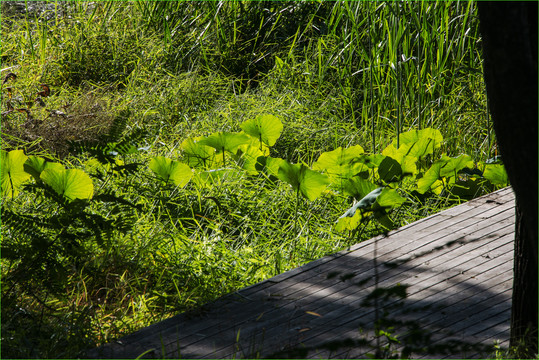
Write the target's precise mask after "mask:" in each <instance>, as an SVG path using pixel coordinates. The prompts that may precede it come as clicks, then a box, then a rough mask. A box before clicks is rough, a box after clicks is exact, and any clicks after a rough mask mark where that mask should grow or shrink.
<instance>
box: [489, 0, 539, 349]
mask: <svg viewBox="0 0 539 360" xmlns="http://www.w3.org/2000/svg"><path fill="white" fill-rule="evenodd" d="M478 7H479V19H480V27H481V35H482V41H483V58H484V66H483V69H484V77H485V82H486V86H487V96H488V99H489V106H490V112H491V116H492V120H493V122H494V130H495V132H496V137H497V140H498V145H499V148H500V152H501V154H502V159H503V162H504V165H505V168H506V170H507V173H508V176H509V180H510V182H511V186H512V187H513V190H514V192H515V196H516V207H517V209H516V231H515V259H514V270H513V272H514V274H513V275H514V280H513V302H512V312H511V346H515V347H518V349H519V354H518V355H519V356H521V357H535V354H536V353H537V308H538V302H537V292H538V286H537V282H538V278H537V271H538V264H537V255H538V254H537V249H538V247H537V244H538V239H537V123H538V111H537V107H538V102H537V97H538V94H537V87H538V83H537V2H535V1H533V2H531V1H530V2H483V1H479V2H478Z"/></svg>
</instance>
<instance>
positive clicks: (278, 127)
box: [240, 114, 283, 146]
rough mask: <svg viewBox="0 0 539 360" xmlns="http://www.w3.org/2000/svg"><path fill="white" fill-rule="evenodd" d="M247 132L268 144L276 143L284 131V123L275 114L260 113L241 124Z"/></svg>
mask: <svg viewBox="0 0 539 360" xmlns="http://www.w3.org/2000/svg"><path fill="white" fill-rule="evenodd" d="M240 127H241V128H242V130H243V131H245V132H246V133H247V134H249V135H251V136H253V137H255V138H257V139H260V140H261V141H262V142H263V143H264V144H266V145H268V146H273V145H275V142H276V141H277V139H278V138H279V137H280V136H281V133H282V132H283V123H282V122H281V120H279V118H278V117H276V116H274V115H269V114H264V115H259V116H257V117H256V119H252V120H247V121H245V122H244V123H243V124H241V125H240Z"/></svg>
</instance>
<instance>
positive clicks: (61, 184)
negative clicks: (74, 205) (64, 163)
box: [40, 168, 94, 201]
mask: <svg viewBox="0 0 539 360" xmlns="http://www.w3.org/2000/svg"><path fill="white" fill-rule="evenodd" d="M40 178H41V180H42V181H43V182H44V183H45V184H47V185H49V186H50V187H51V188H53V189H54V191H56V192H57V193H58V194H59V195H61V196H63V197H65V198H66V199H67V200H69V201H72V200H75V199H90V198H92V196H93V194H94V185H93V183H92V179H90V177H89V176H88V174H86V173H85V172H84V171H82V170H79V169H69V170H66V169H57V168H49V169H44V170H43V171H42V172H41V175H40Z"/></svg>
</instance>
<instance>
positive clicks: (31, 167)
mask: <svg viewBox="0 0 539 360" xmlns="http://www.w3.org/2000/svg"><path fill="white" fill-rule="evenodd" d="M63 168H64V166H63V165H62V164H60V163H56V162H50V161H47V160H45V159H43V158H41V157H39V156H35V155H32V156H29V157H28V159H27V160H26V162H25V163H24V171H26V172H27V173H29V174H30V175H32V176H33V177H34V179H36V180H39V179H40V177H39V176H40V175H41V173H42V172H43V170H45V169H58V170H61V169H63Z"/></svg>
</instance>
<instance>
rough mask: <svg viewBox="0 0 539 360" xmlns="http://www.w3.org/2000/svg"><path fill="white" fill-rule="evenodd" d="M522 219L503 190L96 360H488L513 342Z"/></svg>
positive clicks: (145, 333)
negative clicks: (399, 359) (403, 359)
mask: <svg viewBox="0 0 539 360" xmlns="http://www.w3.org/2000/svg"><path fill="white" fill-rule="evenodd" d="M513 214H514V198H513V194H512V192H511V190H510V189H504V190H500V191H498V192H496V193H493V194H489V195H487V196H485V197H482V198H479V199H476V200H473V201H470V202H468V203H465V204H463V205H460V206H457V207H455V208H452V209H449V210H447V211H444V212H441V213H439V214H436V215H433V216H431V217H429V218H426V219H423V220H420V221H418V222H416V223H413V224H410V225H408V226H405V227H403V228H401V229H398V230H396V231H393V232H390V233H389V234H388V236H387V237H384V236H380V237H377V238H373V239H371V240H369V241H366V242H363V243H361V244H358V245H356V246H354V247H352V248H351V249H349V250H347V251H342V252H340V253H337V254H335V255H332V256H327V257H324V258H322V259H319V260H316V261H313V262H311V263H308V264H306V265H304V266H302V267H299V268H297V269H293V270H291V271H289V272H286V273H283V274H280V275H278V276H276V277H274V278H271V279H268V280H266V281H263V282H261V283H259V284H255V285H253V286H250V287H248V288H245V289H242V290H239V291H237V292H235V293H233V294H230V295H228V296H226V297H223V298H221V299H219V300H217V301H215V302H212V303H209V304H206V305H205V306H203V307H202V308H201V309H199V310H198V311H197V312H196V313H184V314H180V315H177V316H175V317H173V318H170V319H168V320H165V321H162V322H160V323H157V324H154V325H152V326H150V327H148V328H145V329H143V330H141V331H139V332H137V333H134V334H132V335H129V336H127V337H125V338H123V339H121V340H120V341H118V342H115V343H111V344H107V345H105V346H103V347H101V348H98V349H93V350H92V351H90V352H89V353H88V356H89V357H103V358H136V357H138V356H140V355H142V354H144V355H143V357H145V358H152V357H157V358H233V357H234V358H268V357H280V358H284V357H288V358H290V357H308V358H332V357H333V358H365V357H367V356H368V355H367V354H372V355H374V356H376V357H393V356H395V355H401V356H402V355H404V356H406V355H410V354H412V355H413V357H436V358H441V357H456V358H472V357H485V356H488V355H490V351H492V345H493V344H494V341H495V340H499V341H500V343H501V345H502V346H503V345H507V344H508V340H509V319H510V307H511V286H512V259H513V238H514V219H513V218H514V216H513ZM375 333H378V334H379V335H380V336H378V337H376V336H375ZM395 336H396V338H395ZM399 342H400V343H399Z"/></svg>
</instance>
